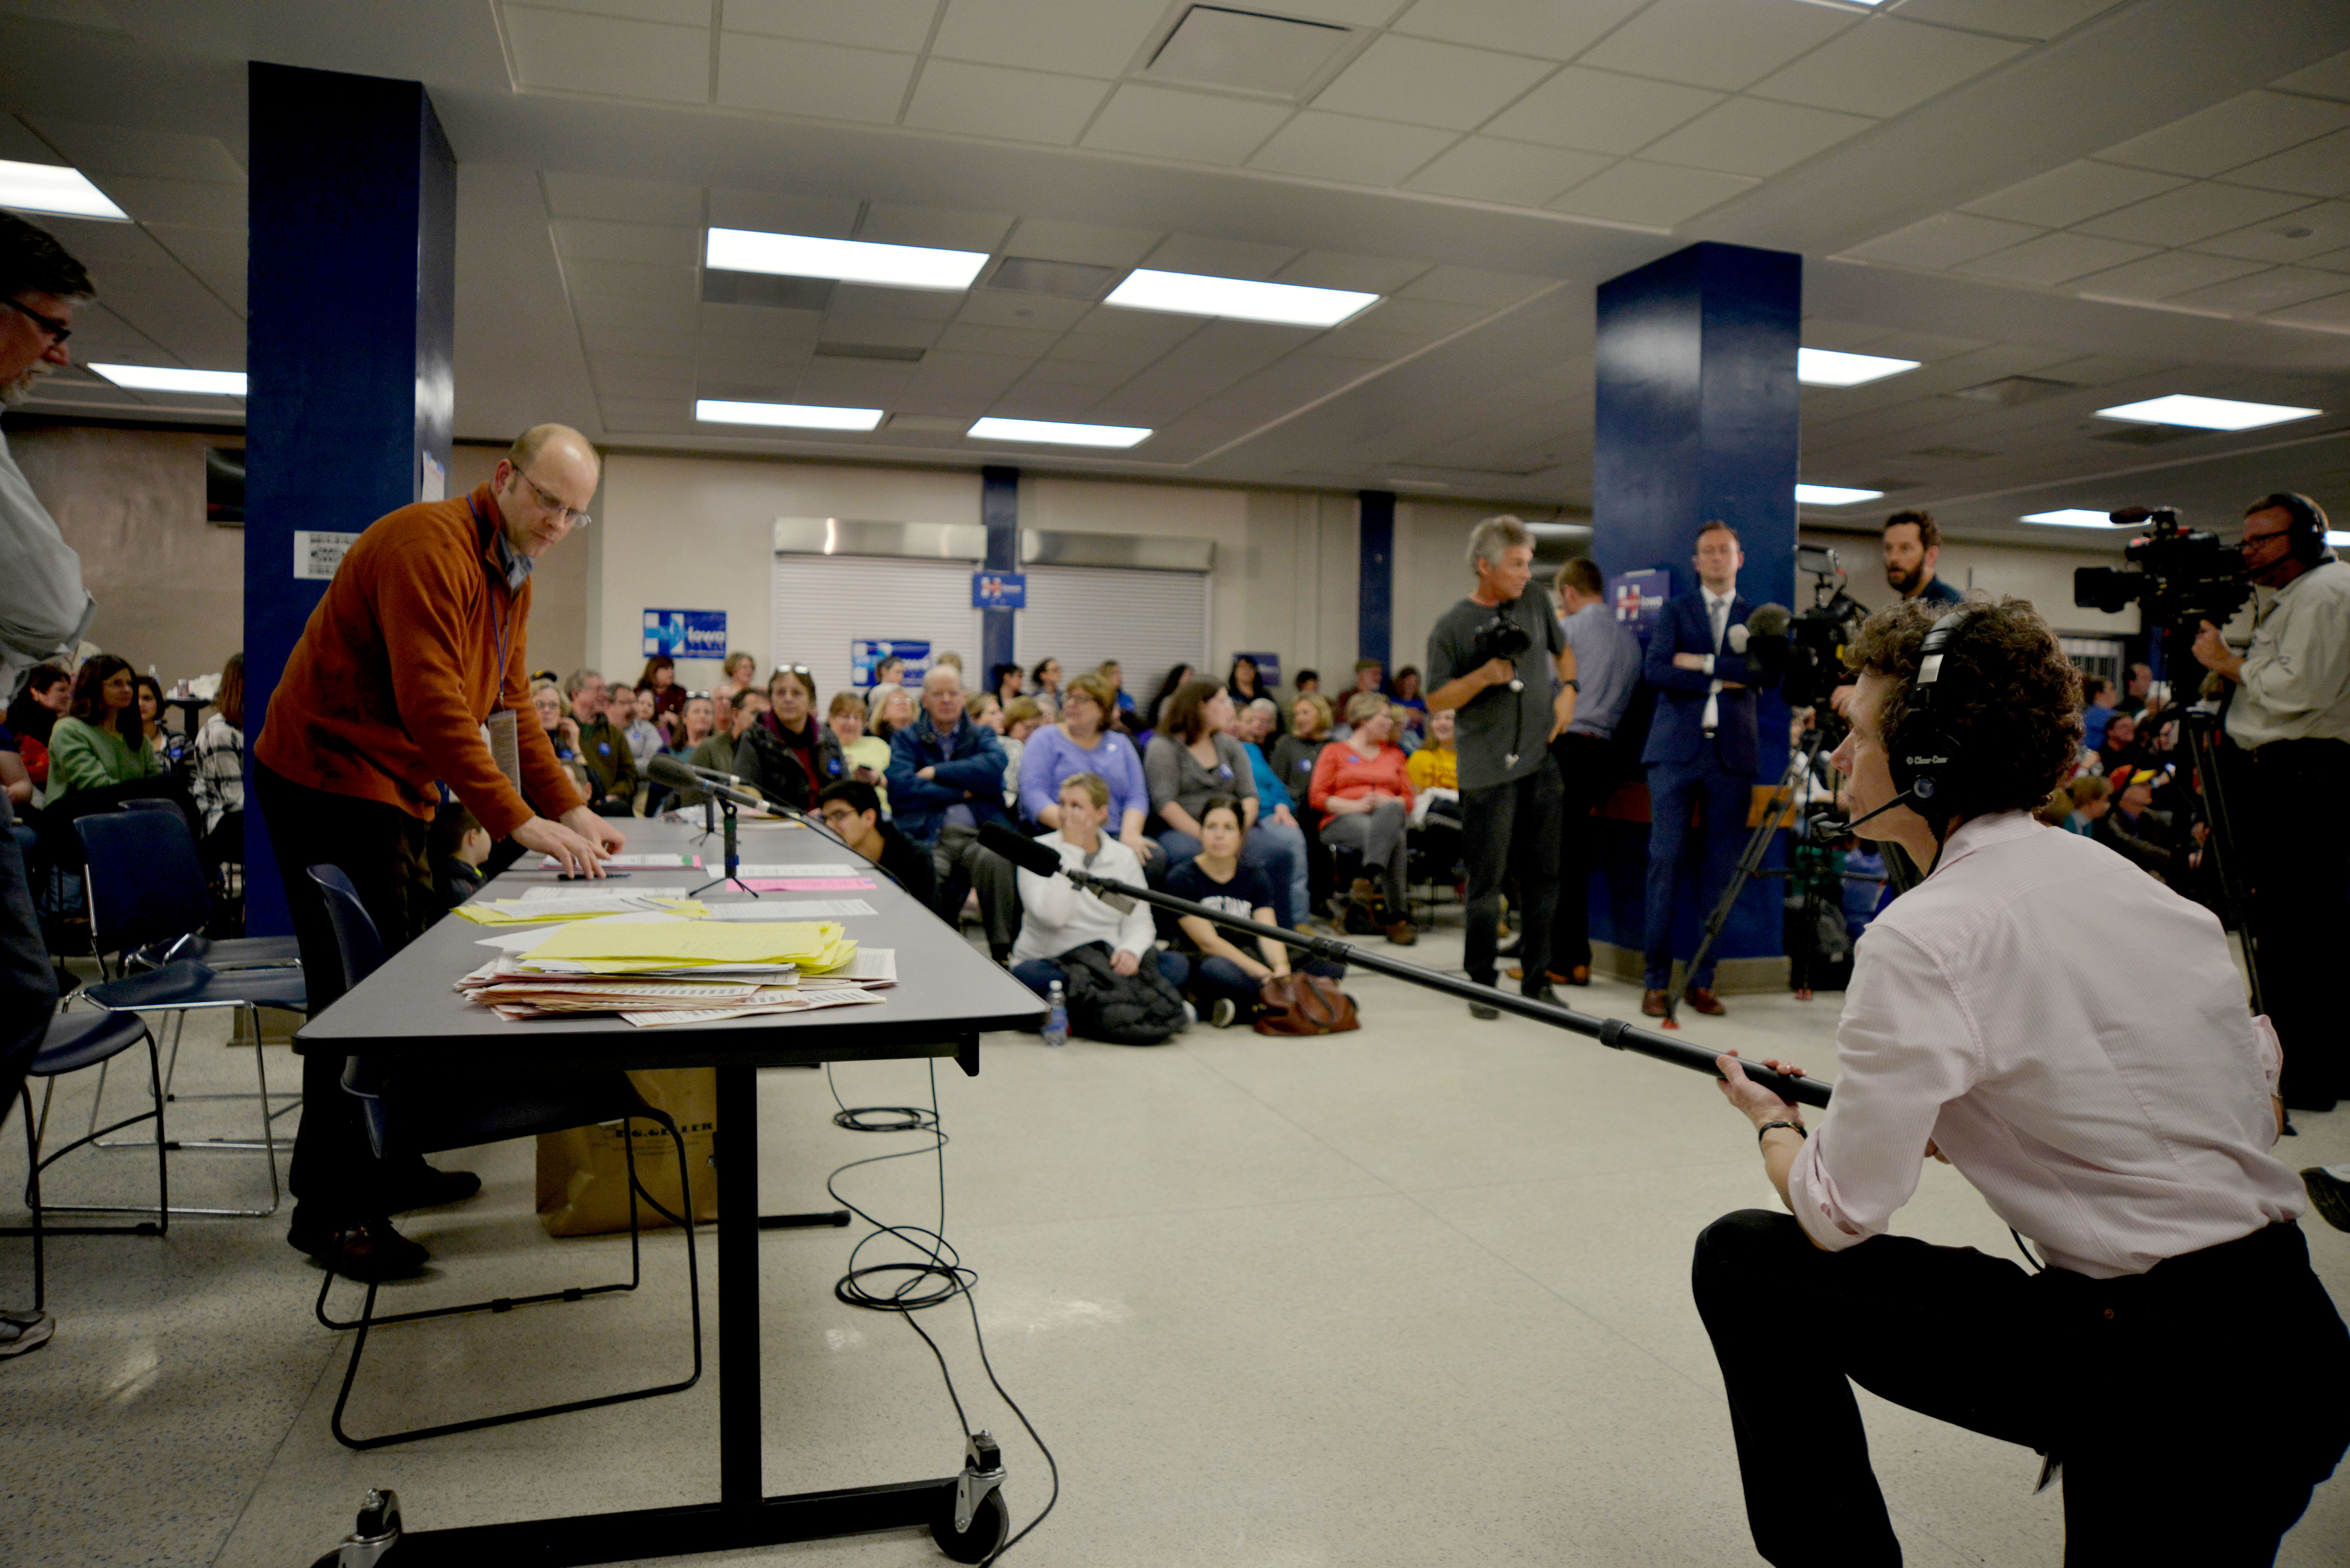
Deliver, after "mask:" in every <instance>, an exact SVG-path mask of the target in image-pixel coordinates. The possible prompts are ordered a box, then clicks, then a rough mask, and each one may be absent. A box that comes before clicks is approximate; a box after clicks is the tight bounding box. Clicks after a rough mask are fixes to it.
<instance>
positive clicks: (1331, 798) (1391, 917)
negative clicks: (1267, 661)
mask: <svg viewBox="0 0 2350 1568" xmlns="http://www.w3.org/2000/svg"><path fill="white" fill-rule="evenodd" d="M1347 722H1348V723H1349V724H1352V725H1353V726H1354V727H1355V728H1354V733H1353V734H1351V735H1349V736H1348V737H1347V739H1346V740H1343V741H1337V742H1332V743H1331V744H1329V745H1326V746H1325V747H1323V748H1322V754H1321V755H1320V756H1319V757H1317V758H1316V759H1315V763H1314V782H1313V784H1311V785H1310V786H1308V788H1307V790H1306V796H1305V798H1306V801H1307V803H1308V804H1309V805H1312V806H1313V807H1314V809H1315V810H1316V811H1318V812H1320V813H1322V842H1323V843H1325V844H1326V845H1328V846H1331V847H1332V848H1334V849H1352V850H1356V851H1358V852H1359V853H1360V854H1361V855H1362V857H1363V871H1364V873H1365V875H1363V876H1360V877H1356V878H1355V885H1354V888H1353V890H1352V892H1351V894H1350V895H1349V898H1350V905H1351V907H1350V908H1349V909H1348V910H1347V916H1348V920H1347V927H1348V929H1354V927H1355V924H1356V919H1357V915H1356V911H1357V910H1360V911H1361V917H1360V918H1362V919H1367V920H1368V921H1369V922H1371V923H1372V924H1375V925H1377V926H1378V927H1379V928H1380V929H1383V930H1385V931H1386V932H1387V938H1388V940H1389V941H1391V942H1394V943H1396V944H1398V945H1399V946H1401V947H1409V946H1410V945H1411V944H1412V943H1413V942H1416V941H1418V940H1419V933H1418V932H1417V931H1415V930H1413V929H1412V927H1411V921H1410V919H1409V918H1407V915H1406V911H1407V910H1409V909H1410V907H1411V905H1410V901H1409V897H1408V894H1407V891H1406V882H1405V877H1404V866H1405V863H1406V860H1407V857H1409V854H1410V850H1409V846H1408V845H1407V844H1406V841H1405V838H1404V825H1405V822H1406V820H1407V819H1408V818H1409V816H1410V815H1411V775H1410V774H1409V773H1407V772H1406V771H1405V768H1404V753H1403V748H1402V747H1401V746H1399V745H1397V744H1396V743H1395V739H1394V736H1395V722H1394V720H1393V718H1392V717H1391V716H1390V714H1389V712H1388V700H1387V699H1386V698H1385V697H1383V696H1381V695H1380V694H1379V693H1378V692H1377V691H1357V692H1356V693H1355V694H1354V695H1353V696H1352V697H1349V698H1348V699H1347ZM1375 868H1376V870H1377V871H1378V876H1379V881H1378V886H1377V887H1376V888H1374V886H1373V885H1372V883H1371V879H1370V875H1369V874H1370V873H1371V872H1372V871H1373V870H1374V869H1375Z"/></svg>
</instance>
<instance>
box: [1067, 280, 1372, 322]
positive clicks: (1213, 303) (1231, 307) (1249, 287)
mask: <svg viewBox="0 0 2350 1568" xmlns="http://www.w3.org/2000/svg"><path fill="white" fill-rule="evenodd" d="M1378 299H1379V296H1378V295H1376V294H1357V293H1356V292H1355V291H1354V290H1352V289H1345V288H1307V287H1306V286H1304V285H1303V284H1295V283H1253V282H1251V281H1250V280H1248V279H1247V278H1240V277H1204V276H1202V275H1200V274H1198V273H1189V272H1152V271H1151V270H1150V269H1149V268H1148V267H1137V268H1136V269H1135V270H1134V271H1132V272H1130V273H1128V274H1127V275H1126V281H1125V282H1124V283H1121V284H1119V285H1118V286H1117V287H1116V288H1114V289H1112V290H1110V292H1109V297H1108V298H1107V299H1105V300H1103V301H1102V303H1103V304H1104V305H1117V306H1124V307H1126V308H1127V309H1128V310H1166V311H1171V312H1173V313H1174V314H1175V315H1178V316H1228V317H1232V318H1233V319H1234V320H1237V321H1278V322H1282V323H1284V324H1286V325H1288V326H1292V327H1336V326H1337V325H1338V323H1340V322H1341V321H1344V320H1346V319H1347V317H1350V316H1355V315H1358V314H1360V313H1361V312H1362V310H1363V309H1364V308H1365V307H1366V306H1372V305H1376V304H1378Z"/></svg>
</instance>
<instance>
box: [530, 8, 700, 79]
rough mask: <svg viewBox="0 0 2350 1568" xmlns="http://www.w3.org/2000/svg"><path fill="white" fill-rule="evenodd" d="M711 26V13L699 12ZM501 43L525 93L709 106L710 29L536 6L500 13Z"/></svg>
mask: <svg viewBox="0 0 2350 1568" xmlns="http://www.w3.org/2000/svg"><path fill="white" fill-rule="evenodd" d="M702 19H703V20H704V21H705V22H706V21H707V20H708V19H709V13H708V12H707V11H704V12H703V13H702ZM506 39H507V42H508V44H509V45H510V46H511V47H513V49H514V59H515V79H516V80H517V81H519V82H520V83H521V84H522V85H523V86H524V87H530V88H559V89H562V90H565V91H569V92H592V93H607V94H609V95H611V96H613V97H615V98H646V99H661V100H663V101H665V102H669V103H707V102H709V101H710V29H709V28H708V27H707V26H702V27H672V26H666V25H663V24H661V23H658V22H637V21H627V20H623V19H621V18H619V17H615V16H580V15H578V14H577V13H576V12H568V11H551V10H546V9H543V8H541V7H539V6H536V5H509V6H507V7H506Z"/></svg>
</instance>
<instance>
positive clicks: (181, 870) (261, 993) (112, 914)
mask: <svg viewBox="0 0 2350 1568" xmlns="http://www.w3.org/2000/svg"><path fill="white" fill-rule="evenodd" d="M74 831H75V832H76V834H78V836H79V837H80V839H81V845H82V859H83V868H82V877H83V886H84V888H86V890H87V892H88V899H89V934H90V946H91V948H92V949H93V950H95V951H96V952H97V953H98V954H99V962H100V964H101V966H108V972H109V973H110V974H112V975H113V976H114V977H115V978H113V979H109V980H107V981H101V982H100V983H99V984H97V985H92V986H87V987H85V988H84V989H83V990H82V992H81V993H80V994H81V995H83V996H84V997H87V998H88V1000H89V1001H90V1002H93V1003H95V1004H96V1005H98V1006H99V1007H102V1008H104V1009H106V1010H107V1011H108V1012H168V1013H170V1014H172V1041H171V1048H170V1053H169V1056H168V1059H167V1061H166V1064H165V1065H164V1068H163V1096H164V1098H165V1099H167V1100H169V1099H175V1098H179V1097H181V1096H176V1095H174V1094H173V1092H172V1077H173V1075H174V1073H175V1070H176V1069H177V1067H178V1064H179V1054H180V1037H181V1034H182V1032H183V1031H184V1029H185V1028H186V1024H187V1015H188V1014H189V1013H190V1012H196V1011H199V1010H210V1009H214V1008H228V1009H232V1010H234V1011H238V1012H242V1013H243V1014H244V1019H245V1022H246V1024H247V1025H248V1027H250V1029H251V1030H252V1033H253V1062H254V1072H255V1078H256V1081H257V1082H258V1084H259V1085H260V1092H259V1094H258V1095H252V1096H248V1095H244V1094H242V1093H238V1094H231V1095H191V1096H186V1097H187V1098H190V1099H215V1098H219V1099H257V1100H258V1101H259V1102H260V1106H261V1118H260V1130H261V1137H259V1139H258V1140H247V1139H242V1138H205V1139H195V1138H187V1139H182V1140H180V1141H179V1142H177V1143H174V1144H173V1145H172V1146H171V1147H173V1148H175V1149H187V1148H213V1149H246V1150H254V1149H257V1150H259V1151H261V1153H262V1154H263V1155H264V1156H265V1158H267V1160H268V1164H269V1207H268V1208H266V1209H192V1208H182V1209H178V1210H173V1212H174V1213H178V1214H191V1215H192V1214H204V1215H236V1216H244V1217H248V1218H260V1217H262V1216H265V1215H269V1214H275V1213H276V1212H277V1208H278V1205H279V1203H280V1202H282V1201H283V1193H282V1187H281V1184H280V1181H279V1179H278V1173H277V1141H278V1140H277V1135H276V1117H278V1116H284V1115H286V1113H287V1112H288V1111H291V1110H293V1109H294V1108H295V1107H296V1106H298V1105H300V1104H301V1100H300V1098H299V1096H293V1097H290V1098H288V1099H287V1101H286V1104H285V1105H284V1106H278V1107H276V1109H275V1110H273V1109H272V1108H271V1106H270V1103H269V1065H268V1060H267V1057H266V1056H265V1054H264V1052H263V1050H262V1045H261V1009H263V1008H265V1007H274V1008H283V1009H286V1010H290V1011H292V1012H306V1011H307V995H308V993H307V990H306V988H305V986H304V984H303V980H302V971H300V970H298V969H244V970H216V969H214V968H213V967H212V966H211V965H210V964H207V963H205V962H203V961H201V960H198V959H192V958H173V959H171V960H169V961H166V962H164V963H161V964H160V965H159V966H158V967H156V968H153V969H147V970H133V969H131V968H130V955H132V954H135V953H138V952H140V951H142V950H151V949H154V948H157V947H158V946H161V947H163V948H166V949H168V948H169V946H170V944H172V943H174V942H176V941H178V940H180V939H181V938H182V937H185V936H187V935H189V934H190V933H192V932H196V931H201V930H202V929H203V927H204V923H205V922H206V921H207V920H208V919H211V917H212V894H211V892H210V890H209V889H207V888H205V886H204V873H203V862H202V860H201V859H200V858H199V857H198V856H197V854H196V841H195V839H194V837H193V836H192V835H191V834H190V833H189V831H188V824H187V819H186V818H185V817H184V816H182V815H180V813H179V812H178V811H176V810H172V811H144V810H139V811H114V812H106V813H101V814H99V815H90V816H85V817H83V818H81V819H80V820H78V821H77V822H76V823H75V824H74ZM109 961H111V962H110V966H109ZM105 1096H106V1074H105V1069H104V1068H103V1067H101V1068H100V1070H99V1081H98V1093H97V1095H96V1096H94V1097H93V1099H92V1101H91V1104H90V1118H89V1119H90V1134H91V1137H93V1138H96V1137H97V1136H98V1134H99V1125H98V1124H99V1120H100V1118H101V1116H102V1107H103V1104H104V1100H105ZM99 1147H121V1146H117V1145H108V1144H104V1143H103V1142H101V1143H100V1145H99ZM55 1207H56V1208H57V1210H58V1211H60V1212H75V1213H129V1212H144V1210H124V1209H121V1208H120V1207H112V1208H101V1207H93V1206H89V1205H76V1206H73V1207H72V1208H71V1209H68V1206H66V1205H62V1204H60V1205H57V1206H55Z"/></svg>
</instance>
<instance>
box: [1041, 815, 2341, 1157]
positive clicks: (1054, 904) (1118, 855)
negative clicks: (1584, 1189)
mask: <svg viewBox="0 0 2350 1568" xmlns="http://www.w3.org/2000/svg"><path fill="white" fill-rule="evenodd" d="M1036 842H1037V843H1039V844H1045V845H1050V846H1052V847H1053V850H1054V852H1055V854H1057V855H1059V856H1060V857H1061V864H1062V865H1064V866H1071V867H1076V869H1078V870H1080V871H1089V872H1091V873H1093V874H1094V875H1095V876H1097V877H1108V878H1109V879H1110V880H1112V881H1114V882H1124V883H1126V884H1127V885H1128V886H1129V887H1135V888H1139V887H1141V886H1142V862H1141V861H1140V860H1139V859H1137V858H1136V857H1135V854H1134V851H1133V850H1131V849H1128V847H1127V846H1125V845H1123V844H1120V843H1119V842H1118V840H1117V839H1115V838H1112V837H1111V836H1109V835H1108V834H1107V833H1105V834H1103V835H1102V837H1101V847H1100V848H1098V849H1097V850H1095V851H1094V852H1093V854H1091V855H1090V856H1088V855H1087V854H1086V852H1085V851H1084V850H1082V849H1079V848H1078V847H1077V846H1076V845H1074V844H1072V843H1070V842H1069V841H1068V840H1067V839H1066V838H1063V837H1062V836H1060V835H1059V834H1057V833H1048V834H1046V835H1045V836H1044V837H1042V838H1040V839H1038V840H1037V841H1036ZM1015 879H1016V880H1017V881H1018V882H1019V884H1020V907H1021V909H1022V911H1023V914H1022V916H1021V920H1020V938H1019V940H1017V941H1015V942H1014V943H1013V944H1012V961H1013V962H1014V963H1026V962H1027V961H1029V960H1030V959H1050V958H1059V957H1060V956H1061V955H1062V954H1063V953H1065V952H1067V951H1068V950H1070V949H1071V948H1081V947H1083V946H1085V945H1086V944H1087V942H1107V943H1108V944H1109V945H1110V946H1111V947H1112V948H1114V949H1117V950H1119V951H1121V952H1129V953H1132V954H1134V955H1135V956H1136V957H1137V958H1139V957H1141V956H1142V955H1143V954H1144V953H1147V952H1149V950H1150V944H1151V943H1152V941H1153V940H1156V939H1157V937H1158V934H1159V933H1158V931H1157V929H1156V928H1154V927H1153V926H1152V925H1151V923H1150V906H1149V905H1148V904H1137V905H1135V906H1134V908H1133V909H1128V911H1127V912H1126V913H1125V914H1123V915H1121V914H1119V913H1118V911H1117V910H1116V909H1111V908H1110V907H1109V906H1108V905H1107V904H1106V903H1104V902H1103V901H1102V900H1101V898H1099V897H1098V896H1097V895H1096V894H1093V893H1090V892H1087V890H1086V889H1085V888H1080V887H1078V886H1077V885H1076V883H1074V882H1072V881H1070V880H1069V879H1068V878H1067V877H1039V876H1037V875H1036V873H1035V872H1034V871H1028V870H1023V871H1021V872H1019V873H1018V875H1017V877H1016V878H1015ZM2294 1190H2295V1191H2299V1190H2300V1189H2298V1188H2295V1189H2294Z"/></svg>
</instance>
